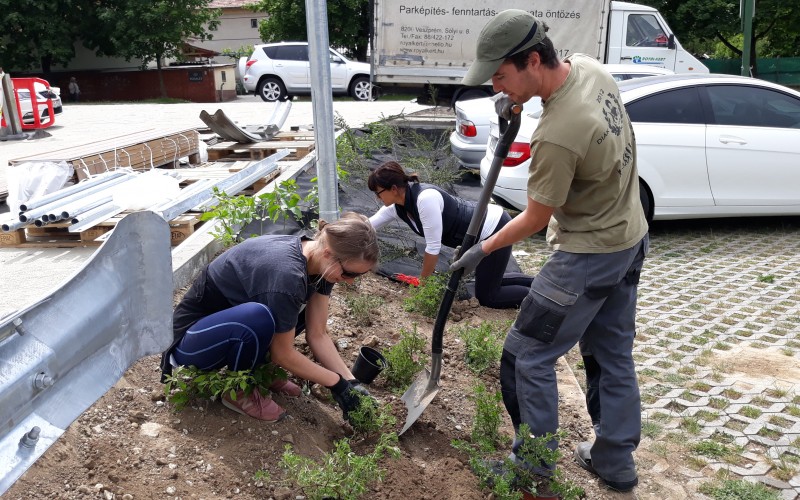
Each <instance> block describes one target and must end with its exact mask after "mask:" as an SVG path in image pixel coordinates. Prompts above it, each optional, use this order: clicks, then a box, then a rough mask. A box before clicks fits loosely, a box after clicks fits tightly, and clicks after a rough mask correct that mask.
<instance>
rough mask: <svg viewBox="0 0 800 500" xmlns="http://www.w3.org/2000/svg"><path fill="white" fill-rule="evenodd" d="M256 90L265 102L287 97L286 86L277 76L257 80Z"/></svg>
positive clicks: (282, 99) (283, 99) (281, 99)
mask: <svg viewBox="0 0 800 500" xmlns="http://www.w3.org/2000/svg"><path fill="white" fill-rule="evenodd" d="M256 92H257V93H258V95H259V96H260V97H261V99H263V100H265V101H267V102H274V101H285V100H286V97H287V94H286V87H284V86H283V82H282V81H280V80H278V79H277V78H263V79H262V80H261V81H260V82H258V88H257V89H256Z"/></svg>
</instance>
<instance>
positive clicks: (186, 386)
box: [164, 363, 287, 411]
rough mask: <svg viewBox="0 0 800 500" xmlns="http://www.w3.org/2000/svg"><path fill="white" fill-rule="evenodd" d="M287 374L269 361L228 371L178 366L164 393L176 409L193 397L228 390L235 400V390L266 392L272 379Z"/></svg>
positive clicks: (221, 394)
mask: <svg viewBox="0 0 800 500" xmlns="http://www.w3.org/2000/svg"><path fill="white" fill-rule="evenodd" d="M286 378H287V374H286V372H285V371H284V370H283V369H282V368H279V367H277V366H275V365H273V364H272V363H265V364H263V365H261V366H259V367H258V368H256V369H255V370H252V371H250V370H241V371H229V370H227V369H225V368H222V369H220V370H218V371H203V370H198V369H197V368H195V367H194V366H180V367H178V368H176V369H175V371H174V372H173V373H172V375H170V376H168V377H167V381H166V383H165V384H164V395H165V396H166V397H167V401H168V402H170V403H172V405H173V406H174V407H175V411H181V410H183V408H185V407H186V405H187V404H189V402H190V401H192V400H195V399H201V398H209V399H217V398H219V397H222V396H223V395H225V394H229V395H230V397H231V399H234V400H235V399H236V393H237V392H238V391H245V394H250V393H251V392H252V391H253V389H254V388H256V387H258V388H259V389H260V390H261V391H262V393H267V392H268V391H269V386H270V385H272V383H273V382H275V381H277V380H286Z"/></svg>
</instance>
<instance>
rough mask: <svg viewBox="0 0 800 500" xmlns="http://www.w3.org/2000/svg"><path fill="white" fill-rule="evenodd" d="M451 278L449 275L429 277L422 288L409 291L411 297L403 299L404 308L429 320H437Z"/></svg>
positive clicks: (421, 284) (422, 284) (421, 285)
mask: <svg viewBox="0 0 800 500" xmlns="http://www.w3.org/2000/svg"><path fill="white" fill-rule="evenodd" d="M449 278H450V275H449V274H432V275H430V276H428V278H427V279H426V280H425V281H424V282H422V283H420V286H418V287H417V288H411V289H410V290H409V296H408V297H406V298H405V299H403V308H404V309H405V310H406V311H409V312H418V313H420V314H422V315H423V316H425V317H428V318H435V317H436V313H437V312H438V311H439V304H440V303H441V301H442V296H443V295H444V291H445V288H446V287H447V281H448V280H449Z"/></svg>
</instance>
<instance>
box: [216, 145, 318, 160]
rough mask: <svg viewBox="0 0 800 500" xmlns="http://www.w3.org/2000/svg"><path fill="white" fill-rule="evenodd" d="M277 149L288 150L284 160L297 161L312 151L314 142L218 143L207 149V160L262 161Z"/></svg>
mask: <svg viewBox="0 0 800 500" xmlns="http://www.w3.org/2000/svg"><path fill="white" fill-rule="evenodd" d="M279 149H289V150H290V153H289V156H287V157H285V158H284V160H288V161H292V160H299V159H300V158H303V157H305V156H306V155H308V154H309V153H311V151H313V150H314V141H313V140H312V141H289V140H286V141H265V142H253V143H250V144H243V143H238V142H220V143H219V144H215V145H213V146H210V147H209V148H208V160H209V161H214V160H223V159H224V160H240V159H242V158H249V159H251V160H263V159H264V158H266V157H267V156H270V155H273V154H275V153H276V152H277V151H278V150H279Z"/></svg>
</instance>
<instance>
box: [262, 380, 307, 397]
mask: <svg viewBox="0 0 800 500" xmlns="http://www.w3.org/2000/svg"><path fill="white" fill-rule="evenodd" d="M269 390H270V391H272V392H277V393H278V394H283V395H284V396H287V397H290V398H298V397H300V395H301V394H303V390H302V389H300V386H299V385H297V384H295V383H294V382H292V381H289V380H276V381H275V382H273V383H272V385H271V386H269Z"/></svg>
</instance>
